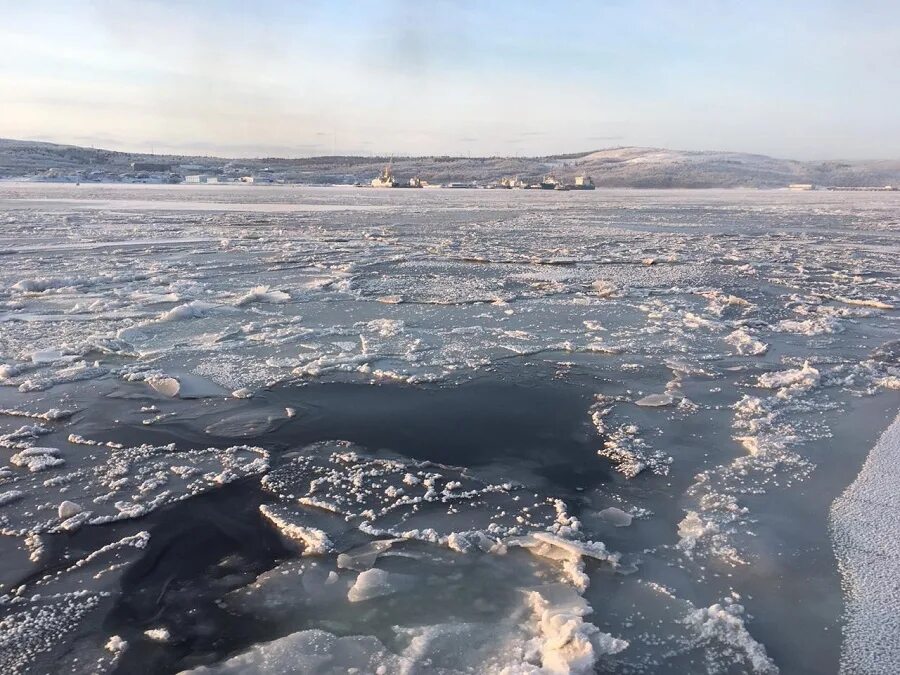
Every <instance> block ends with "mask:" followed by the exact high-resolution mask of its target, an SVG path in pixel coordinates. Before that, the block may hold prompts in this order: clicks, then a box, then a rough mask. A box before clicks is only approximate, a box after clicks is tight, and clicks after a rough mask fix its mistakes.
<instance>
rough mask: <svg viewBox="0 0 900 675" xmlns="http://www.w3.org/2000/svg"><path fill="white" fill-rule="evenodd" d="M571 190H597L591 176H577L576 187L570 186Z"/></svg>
mask: <svg viewBox="0 0 900 675" xmlns="http://www.w3.org/2000/svg"><path fill="white" fill-rule="evenodd" d="M567 187H568V189H569V190H593V189H594V188H595V185H594V181H593V180H592V179H591V177H590V176H587V175H585V174H581V175H580V176H575V185H568V186H567Z"/></svg>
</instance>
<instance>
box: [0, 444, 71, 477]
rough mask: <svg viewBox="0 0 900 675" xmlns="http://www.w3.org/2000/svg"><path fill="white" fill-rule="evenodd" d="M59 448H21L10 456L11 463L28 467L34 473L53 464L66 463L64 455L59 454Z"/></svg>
mask: <svg viewBox="0 0 900 675" xmlns="http://www.w3.org/2000/svg"><path fill="white" fill-rule="evenodd" d="M59 455H60V451H59V448H40V447H37V446H34V447H30V448H26V449H24V450H20V451H19V452H17V453H16V454H15V455H13V456H12V457H10V458H9V462H10V464H12V465H13V466H21V467H26V468H27V469H28V470H29V471H31V472H32V473H35V472H37V471H44V470H46V469H49V468H50V467H53V466H60V465H62V464H65V461H66V460H64V459H63V458H62V457H60V456H59Z"/></svg>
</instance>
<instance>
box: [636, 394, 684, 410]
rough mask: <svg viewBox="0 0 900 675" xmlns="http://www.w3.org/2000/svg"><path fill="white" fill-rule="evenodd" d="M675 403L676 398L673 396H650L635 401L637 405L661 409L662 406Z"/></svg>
mask: <svg viewBox="0 0 900 675" xmlns="http://www.w3.org/2000/svg"><path fill="white" fill-rule="evenodd" d="M674 402H675V398H674V397H673V396H672V395H671V394H650V395H648V396H644V398H640V399H638V400H637V401H635V405H639V406H644V407H649V408H659V407H662V406H667V405H672V403H674Z"/></svg>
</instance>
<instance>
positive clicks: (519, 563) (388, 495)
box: [0, 183, 900, 675]
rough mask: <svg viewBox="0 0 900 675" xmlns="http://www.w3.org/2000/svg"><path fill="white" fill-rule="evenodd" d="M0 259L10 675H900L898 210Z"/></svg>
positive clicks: (227, 206) (135, 247)
mask: <svg viewBox="0 0 900 675" xmlns="http://www.w3.org/2000/svg"><path fill="white" fill-rule="evenodd" d="M0 225H2V226H0V254H2V255H0V261H2V265H0V385H3V386H2V387H0V672H3V673H20V672H21V673H24V672H30V673H49V672H53V673H135V672H142V673H143V672H146V673H178V672H192V673H269V674H275V673H360V674H362V673H378V674H380V675H387V674H392V673H409V674H417V675H418V674H422V675H424V674H431V673H435V674H436V673H441V674H449V673H509V674H524V673H548V674H551V673H552V674H559V673H593V672H602V673H777V672H782V673H835V672H839V671H841V672H846V673H895V672H897V671H898V670H900V625H898V623H897V618H896V617H897V616H900V600H898V596H897V578H898V577H897V575H898V574H900V562H898V561H900V545H898V544H897V542H898V541H900V518H898V517H897V515H896V514H897V513H898V508H900V502H898V498H897V486H898V485H900V470H898V466H900V418H898V417H897V413H898V409H900V310H898V308H900V262H898V258H900V193H862V192H852V193H840V192H821V191H816V192H801V193H797V192H788V191H749V190H748V191H739V190H729V191H699V190H698V191H677V190H671V191H643V190H596V191H594V192H584V193H575V192H566V193H555V192H545V191H505V190H384V191H380V190H372V189H353V188H303V187H259V186H240V187H239V186H221V187H215V186H194V187H188V186H171V187H168V186H127V185H80V186H74V185H49V184H27V183H0Z"/></svg>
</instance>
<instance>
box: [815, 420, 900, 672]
mask: <svg viewBox="0 0 900 675" xmlns="http://www.w3.org/2000/svg"><path fill="white" fill-rule="evenodd" d="M898 487H900V414H898V415H897V417H895V418H894V421H893V422H892V423H891V425H890V426H889V427H888V428H887V430H885V432H884V433H883V434H882V435H881V438H879V440H878V442H877V443H876V444H875V447H874V448H873V449H872V451H871V452H870V453H869V456H868V457H867V458H866V461H865V463H864V464H863V467H862V469H861V470H860V472H859V475H858V476H857V477H856V479H855V480H854V481H853V483H852V484H851V485H850V486H849V487H848V488H847V489H846V490H845V491H844V493H843V494H841V495H840V496H839V497H838V498H837V499H835V500H834V502H833V503H832V505H831V517H830V529H831V538H832V543H833V545H834V552H835V556H836V557H837V561H838V567H839V569H840V572H841V577H842V586H843V590H844V603H845V610H844V626H843V644H842V646H841V666H840V672H841V673H869V674H872V675H877V674H880V673H885V674H888V673H895V672H897V664H900V614H898V613H897V605H896V598H897V595H896V594H897V580H898V579H900V490H898Z"/></svg>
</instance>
